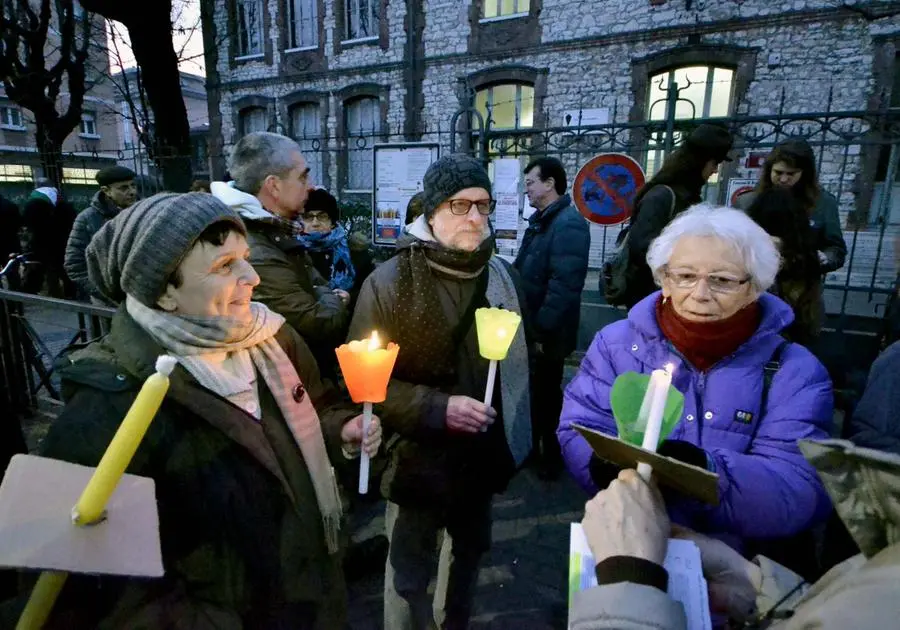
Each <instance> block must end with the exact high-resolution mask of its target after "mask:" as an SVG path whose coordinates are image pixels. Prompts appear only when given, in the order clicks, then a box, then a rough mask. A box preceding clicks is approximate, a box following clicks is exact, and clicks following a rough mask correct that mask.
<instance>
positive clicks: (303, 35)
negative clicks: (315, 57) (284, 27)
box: [287, 0, 319, 48]
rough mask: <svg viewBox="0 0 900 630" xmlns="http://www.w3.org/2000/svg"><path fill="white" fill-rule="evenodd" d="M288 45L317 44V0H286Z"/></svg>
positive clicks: (308, 45)
mask: <svg viewBox="0 0 900 630" xmlns="http://www.w3.org/2000/svg"><path fill="white" fill-rule="evenodd" d="M287 8H288V33H289V39H288V47H289V48H315V47H316V46H318V45H319V21H318V0H287Z"/></svg>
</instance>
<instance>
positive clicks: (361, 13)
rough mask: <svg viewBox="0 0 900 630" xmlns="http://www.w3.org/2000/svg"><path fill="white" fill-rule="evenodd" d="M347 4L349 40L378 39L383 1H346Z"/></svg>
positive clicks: (347, 34)
mask: <svg viewBox="0 0 900 630" xmlns="http://www.w3.org/2000/svg"><path fill="white" fill-rule="evenodd" d="M344 1H345V2H346V3H347V4H346V7H347V33H346V39H347V40H354V39H369V38H372V37H378V20H379V19H380V17H381V16H380V15H379V12H380V9H381V0H344Z"/></svg>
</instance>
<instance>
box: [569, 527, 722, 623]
mask: <svg viewBox="0 0 900 630" xmlns="http://www.w3.org/2000/svg"><path fill="white" fill-rule="evenodd" d="M595 565H596V563H595V562H594V557H593V555H592V554H591V549H590V547H589V546H588V543H587V538H585V536H584V530H583V529H582V528H581V524H580V523H572V525H571V534H570V537H569V602H570V604H571V601H572V597H573V596H574V595H575V593H577V592H579V591H583V590H585V589H588V588H593V587H594V586H597V577H596V575H595V574H594V567H595ZM663 566H664V567H665V568H666V570H667V571H668V572H669V595H670V596H671V597H672V599H674V600H675V601H677V602H681V605H682V606H683V607H684V612H685V616H686V617H687V628H688V630H712V620H711V619H710V614H709V593H708V592H707V585H706V578H704V577H703V568H702V566H701V564H700V548H699V547H697V545H696V544H694V543H693V542H691V541H689V540H677V539H674V538H672V539H669V548H668V552H667V553H666V560H665V562H664V563H663Z"/></svg>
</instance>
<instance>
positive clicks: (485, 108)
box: [475, 83, 534, 129]
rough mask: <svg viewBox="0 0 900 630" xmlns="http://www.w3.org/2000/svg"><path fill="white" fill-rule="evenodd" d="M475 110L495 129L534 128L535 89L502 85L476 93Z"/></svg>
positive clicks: (526, 86) (518, 85)
mask: <svg viewBox="0 0 900 630" xmlns="http://www.w3.org/2000/svg"><path fill="white" fill-rule="evenodd" d="M475 109H476V111H478V113H479V114H481V116H482V118H483V119H484V123H485V125H487V122H488V120H490V121H491V127H492V128H493V129H528V128H529V127H533V126H534V87H533V86H531V85H525V84H522V83H500V84H497V85H492V86H490V87H486V88H483V89H480V90H478V91H477V92H476V93H475Z"/></svg>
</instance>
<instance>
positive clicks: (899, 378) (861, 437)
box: [847, 342, 900, 455]
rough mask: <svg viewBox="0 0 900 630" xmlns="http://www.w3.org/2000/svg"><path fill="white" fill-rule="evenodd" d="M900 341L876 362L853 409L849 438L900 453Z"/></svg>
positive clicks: (881, 449) (871, 446) (872, 446)
mask: <svg viewBox="0 0 900 630" xmlns="http://www.w3.org/2000/svg"><path fill="white" fill-rule="evenodd" d="M898 409H900V342H897V343H893V344H891V345H890V346H888V348H887V350H885V351H884V352H882V353H881V356H879V357H878V359H877V360H876V361H875V363H874V364H872V371H871V372H870V373H869V381H868V383H867V384H866V390H865V392H863V395H862V398H861V399H860V401H859V404H857V405H856V409H855V410H854V411H853V419H852V420H851V421H850V430H849V432H848V435H847V439H849V440H851V441H852V442H853V443H854V444H856V445H857V446H863V447H865V448H874V449H877V450H879V451H887V452H889V453H893V454H895V455H900V416H898V415H897V410H898Z"/></svg>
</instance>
